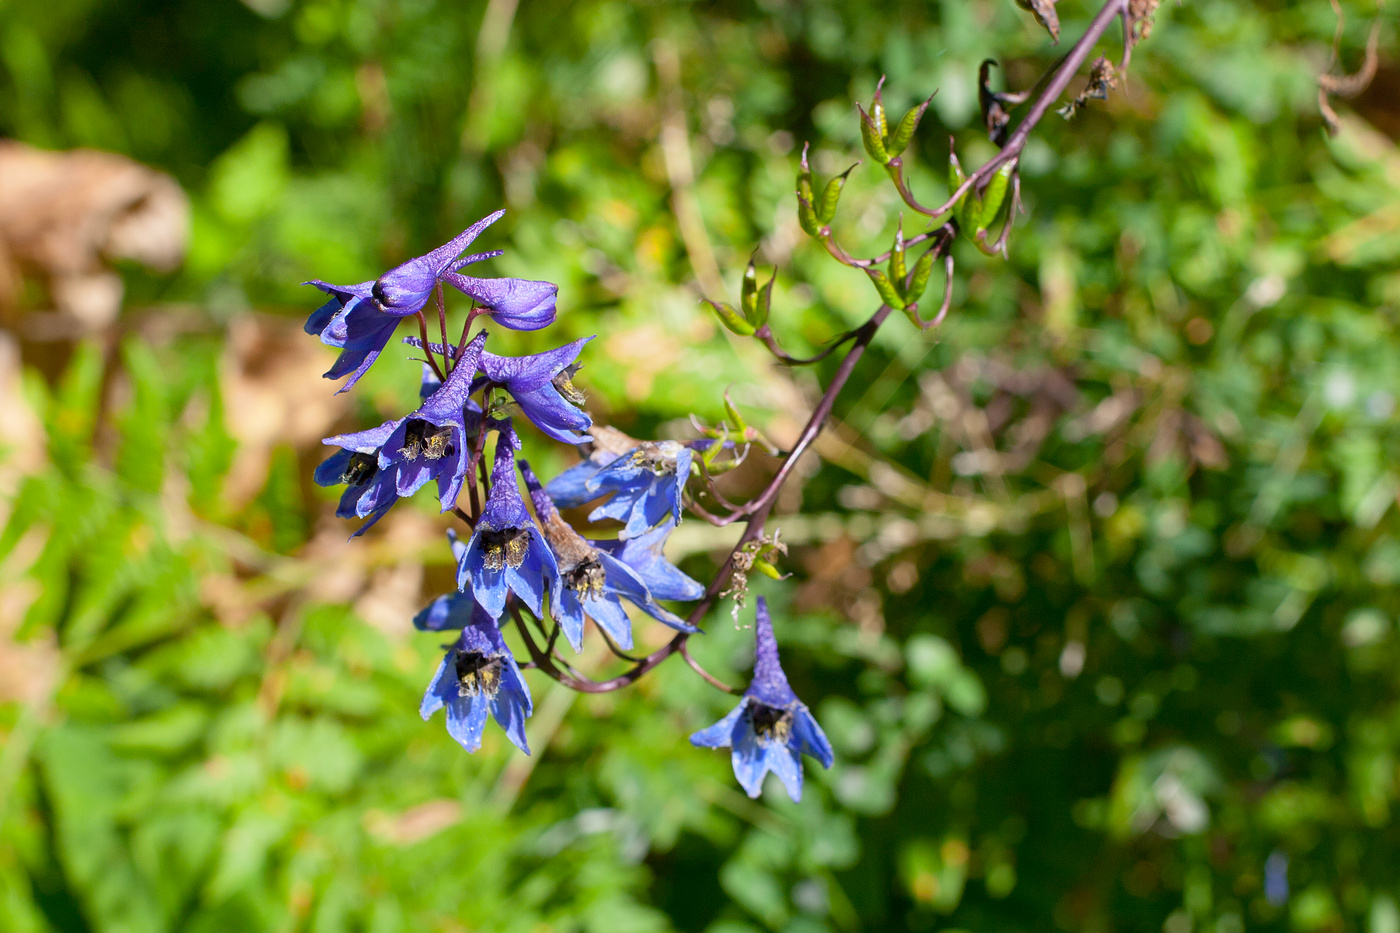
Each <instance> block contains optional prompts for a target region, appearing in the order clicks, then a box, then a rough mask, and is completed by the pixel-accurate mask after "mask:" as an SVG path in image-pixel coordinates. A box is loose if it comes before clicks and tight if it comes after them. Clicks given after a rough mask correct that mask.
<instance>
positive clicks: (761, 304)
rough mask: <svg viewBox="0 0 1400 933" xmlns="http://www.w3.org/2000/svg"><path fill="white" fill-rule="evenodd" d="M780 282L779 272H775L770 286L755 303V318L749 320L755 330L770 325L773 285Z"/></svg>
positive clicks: (764, 288)
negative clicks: (769, 311) (769, 310)
mask: <svg viewBox="0 0 1400 933" xmlns="http://www.w3.org/2000/svg"><path fill="white" fill-rule="evenodd" d="M776 281H778V270H777V269H774V270H773V277H772V278H770V279H769V280H768V284H767V285H765V286H763V289H762V290H761V291H760V292H759V293H758V301H757V302H755V303H754V314H753V317H751V318H749V323H750V324H752V325H753V326H754V328H755V329H757V328H760V327H762V326H763V325H765V324H767V323H768V309H769V308H771V307H772V306H773V283H774V282H776Z"/></svg>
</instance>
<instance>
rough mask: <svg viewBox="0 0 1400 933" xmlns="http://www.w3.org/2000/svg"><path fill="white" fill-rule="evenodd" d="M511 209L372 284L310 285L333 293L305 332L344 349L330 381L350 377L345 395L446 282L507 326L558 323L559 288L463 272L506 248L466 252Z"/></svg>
mask: <svg viewBox="0 0 1400 933" xmlns="http://www.w3.org/2000/svg"><path fill="white" fill-rule="evenodd" d="M503 214H505V211H497V212H496V213H494V214H492V215H491V216H489V217H485V218H483V219H481V220H479V221H477V222H476V223H474V224H472V225H471V226H470V227H468V228H467V229H466V230H463V231H462V232H461V233H459V234H458V235H457V236H455V237H453V238H452V240H451V241H449V242H448V243H445V244H444V245H442V246H439V247H438V248H437V249H435V250H433V251H432V252H430V253H427V254H425V255H423V256H417V257H415V258H413V259H410V260H409V261H408V262H405V263H403V264H402V265H399V266H396V267H395V268H393V269H390V270H389V271H388V272H386V273H384V274H383V275H382V276H380V277H379V278H378V279H376V280H375V281H372V282H361V283H360V284H358V285H332V284H330V283H329V282H322V281H320V280H319V279H317V280H313V281H310V282H306V283H304V284H306V285H314V286H315V287H316V288H319V289H320V290H321V291H323V292H325V293H326V294H328V295H330V296H331V299H330V301H328V302H326V303H325V304H324V305H322V306H321V307H320V308H318V309H316V311H314V312H313V313H312V314H311V316H310V317H309V318H308V319H307V321H306V332H307V333H309V334H319V335H320V337H321V342H322V343H324V344H327V345H328V346H332V347H338V348H340V351H341V352H340V357H339V359H337V360H336V361H335V365H334V366H332V367H331V368H330V370H328V371H327V372H326V378H327V379H339V378H340V377H342V376H345V375H347V374H349V376H350V379H349V380H348V381H347V382H346V383H345V385H343V386H341V388H340V390H339V391H340V392H344V391H346V390H347V389H349V388H350V387H351V386H353V385H354V384H355V383H356V382H358V381H359V379H360V377H361V376H363V375H364V374H365V371H366V370H368V369H369V367H370V366H371V365H372V364H373V363H374V361H375V360H376V359H378V358H379V354H380V353H382V352H383V351H384V347H385V345H386V344H387V343H388V342H389V338H390V337H391V336H392V335H393V333H394V329H395V328H396V327H398V324H399V321H400V320H401V319H402V318H404V317H407V316H409V315H412V314H417V313H418V312H419V311H421V310H422V309H423V306H424V305H425V304H427V303H428V299H429V298H431V297H432V294H433V290H434V289H435V288H437V286H438V283H439V282H447V283H448V284H450V285H452V286H453V287H454V288H457V289H459V290H460V291H463V292H465V293H466V294H467V295H469V296H470V297H472V298H475V299H476V300H477V301H480V302H481V303H482V304H483V305H484V306H485V311H484V312H483V313H485V314H489V315H490V316H492V317H493V318H495V319H496V320H497V321H499V322H500V323H501V325H502V326H504V327H509V328H512V329H514V330H534V329H536V328H539V327H544V326H545V325H546V324H549V323H550V322H551V321H553V320H554V300H555V295H556V294H557V293H558V291H559V289H558V286H556V285H553V284H551V283H549V282H531V281H526V280H524V279H509V278H506V279H475V278H470V277H468V276H464V275H461V274H459V272H458V270H460V269H462V268H463V267H464V266H467V265H469V264H470V263H474V262H479V261H480V260H483V259H491V258H494V257H496V256H499V255H501V251H500V250H495V251H493V252H489V253H474V254H472V255H470V256H465V257H462V258H460V259H459V258H458V257H461V256H462V251H463V250H464V249H466V248H467V247H468V246H469V245H471V242H472V241H473V240H475V239H476V238H477V237H478V236H479V235H480V234H481V232H482V231H483V230H485V229H486V228H487V227H489V226H491V224H493V223H495V222H496V221H497V220H499V219H500V218H501V216H502V215H503Z"/></svg>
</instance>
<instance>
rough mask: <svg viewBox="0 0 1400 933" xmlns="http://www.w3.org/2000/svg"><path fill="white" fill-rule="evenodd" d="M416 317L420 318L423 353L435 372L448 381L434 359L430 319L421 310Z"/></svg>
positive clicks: (444, 380) (419, 329)
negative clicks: (429, 329) (429, 337)
mask: <svg viewBox="0 0 1400 933" xmlns="http://www.w3.org/2000/svg"><path fill="white" fill-rule="evenodd" d="M414 317H416V318H418V333H419V335H420V336H421V337H422V338H423V355H424V356H426V357H427V358H428V365H429V366H431V367H432V368H433V374H434V375H436V376H437V377H438V379H439V380H440V381H442V382H446V381H447V376H446V374H445V373H443V371H442V369H441V368H440V367H439V366H438V364H437V360H435V359H433V347H432V344H431V342H430V341H429V340H428V319H427V317H425V316H424V314H423V312H422V311H421V310H420V311H419V312H418V313H417V314H416V315H414Z"/></svg>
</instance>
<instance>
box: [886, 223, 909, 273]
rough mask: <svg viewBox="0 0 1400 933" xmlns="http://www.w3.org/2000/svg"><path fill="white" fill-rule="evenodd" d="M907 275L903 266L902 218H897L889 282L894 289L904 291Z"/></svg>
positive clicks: (906, 268)
mask: <svg viewBox="0 0 1400 933" xmlns="http://www.w3.org/2000/svg"><path fill="white" fill-rule="evenodd" d="M908 275H909V269H908V267H907V266H906V265H905V264H904V217H903V216H901V217H900V218H899V226H898V227H896V228H895V231H894V246H893V247H891V248H890V280H891V281H893V282H894V287H895V288H896V289H897V290H899V291H901V292H902V291H903V290H904V279H905V277H906V276H908Z"/></svg>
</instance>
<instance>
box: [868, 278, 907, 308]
mask: <svg viewBox="0 0 1400 933" xmlns="http://www.w3.org/2000/svg"><path fill="white" fill-rule="evenodd" d="M865 274H866V275H868V276H870V283H871V284H872V285H874V286H875V291H877V292H879V294H880V300H881V301H883V302H884V303H885V304H887V305H889V306H890V307H891V308H895V309H897V310H901V311H902V310H903V309H904V304H905V302H904V299H903V298H901V297H900V295H899V292H898V291H896V290H895V287H894V283H893V282H891V281H890V279H889V276H887V275H885V273H883V272H881V271H880V270H879V269H866V270H865Z"/></svg>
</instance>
